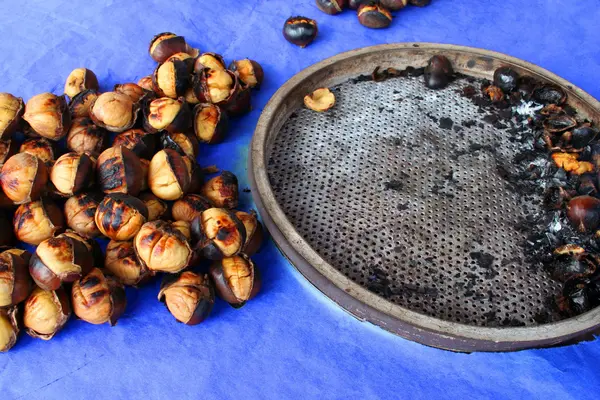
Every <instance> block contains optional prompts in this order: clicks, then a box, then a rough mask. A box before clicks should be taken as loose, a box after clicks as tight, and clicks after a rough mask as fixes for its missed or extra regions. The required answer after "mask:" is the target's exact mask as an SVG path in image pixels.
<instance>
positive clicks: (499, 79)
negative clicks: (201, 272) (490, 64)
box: [494, 67, 519, 93]
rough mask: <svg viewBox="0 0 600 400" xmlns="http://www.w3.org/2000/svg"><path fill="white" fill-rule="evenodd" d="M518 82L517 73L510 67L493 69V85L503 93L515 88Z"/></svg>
mask: <svg viewBox="0 0 600 400" xmlns="http://www.w3.org/2000/svg"><path fill="white" fill-rule="evenodd" d="M518 82H519V74H518V73H517V71H515V70H514V69H512V68H511V67H500V68H497V69H496V71H494V85H495V86H497V87H499V88H500V89H502V90H503V91H504V92H505V93H510V92H512V91H514V90H516V89H517V83H518Z"/></svg>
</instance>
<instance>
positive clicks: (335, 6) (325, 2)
mask: <svg viewBox="0 0 600 400" xmlns="http://www.w3.org/2000/svg"><path fill="white" fill-rule="evenodd" d="M316 3H317V7H319V10H321V11H323V12H324V13H325V14H329V15H336V14H339V13H341V12H342V11H344V7H346V3H347V1H346V0H316Z"/></svg>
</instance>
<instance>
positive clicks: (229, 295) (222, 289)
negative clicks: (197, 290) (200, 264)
mask: <svg viewBox="0 0 600 400" xmlns="http://www.w3.org/2000/svg"><path fill="white" fill-rule="evenodd" d="M210 276H211V277H212V279H213V281H214V282H215V289H216V290H217V294H218V295H219V297H221V298H222V299H223V300H225V301H226V302H228V303H229V304H230V305H231V306H233V307H235V308H240V307H242V306H243V305H244V304H246V302H247V301H248V300H250V299H251V298H253V297H254V296H256V294H257V293H258V291H259V290H260V283H261V280H260V274H259V273H258V270H257V269H256V267H255V266H254V263H253V262H252V260H250V258H248V256H246V255H244V254H240V255H239V256H233V257H225V258H223V259H222V260H219V261H215V262H214V263H212V265H211V266H210Z"/></svg>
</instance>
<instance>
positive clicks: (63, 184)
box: [50, 153, 95, 196]
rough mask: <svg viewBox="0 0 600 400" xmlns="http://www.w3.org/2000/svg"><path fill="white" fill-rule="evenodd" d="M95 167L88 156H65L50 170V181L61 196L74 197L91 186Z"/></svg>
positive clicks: (70, 154) (74, 154)
mask: <svg viewBox="0 0 600 400" xmlns="http://www.w3.org/2000/svg"><path fill="white" fill-rule="evenodd" d="M94 167H95V165H94V161H93V160H92V159H91V158H90V156H88V155H87V154H77V153H67V154H63V155H62V156H60V157H59V158H58V160H56V162H55V163H54V166H53V167H52V169H51V170H50V181H52V184H53V185H54V187H55V188H56V190H57V192H58V193H59V194H60V195H62V196H73V195H74V194H77V193H79V192H81V191H82V190H84V189H85V188H87V187H88V186H89V184H90V182H91V181H92V177H93V176H94Z"/></svg>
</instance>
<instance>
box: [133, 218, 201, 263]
mask: <svg viewBox="0 0 600 400" xmlns="http://www.w3.org/2000/svg"><path fill="white" fill-rule="evenodd" d="M133 245H134V248H135V252H136V254H137V256H138V259H139V260H140V263H142V265H144V266H146V267H147V268H148V269H150V270H151V271H159V272H168V273H171V274H175V273H177V272H180V271H182V270H183V269H184V268H186V267H187V266H188V265H189V263H190V261H191V259H192V255H193V254H192V248H191V247H190V244H189V243H188V239H187V238H186V237H185V235H184V234H183V233H182V232H181V231H180V230H179V229H176V228H175V227H174V226H173V225H172V224H171V223H170V222H167V221H152V222H147V223H145V224H144V226H142V228H141V229H140V231H139V232H138V233H137V235H135V238H134V239H133Z"/></svg>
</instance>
